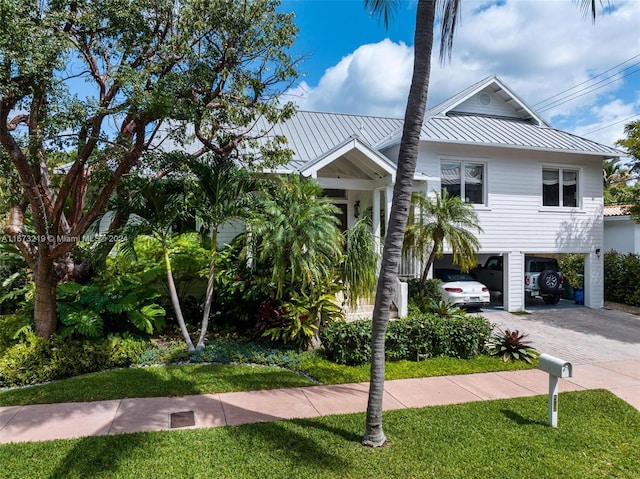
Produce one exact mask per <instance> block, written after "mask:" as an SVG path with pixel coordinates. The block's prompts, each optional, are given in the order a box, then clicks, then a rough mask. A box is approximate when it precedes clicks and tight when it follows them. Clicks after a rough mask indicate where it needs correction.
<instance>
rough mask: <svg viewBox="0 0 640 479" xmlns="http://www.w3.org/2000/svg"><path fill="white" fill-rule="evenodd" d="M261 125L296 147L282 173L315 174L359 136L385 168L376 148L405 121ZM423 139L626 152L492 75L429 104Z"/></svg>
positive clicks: (346, 118) (393, 138)
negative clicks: (574, 127)
mask: <svg viewBox="0 0 640 479" xmlns="http://www.w3.org/2000/svg"><path fill="white" fill-rule="evenodd" d="M256 126H257V128H258V129H262V130H264V131H270V133H269V135H268V136H273V135H281V136H284V137H286V138H287V147H288V148H290V149H291V150H292V151H293V158H292V160H291V161H290V162H289V164H288V165H287V166H286V167H285V169H284V170H282V169H279V170H278V172H284V171H287V172H310V171H311V170H313V167H314V165H315V164H317V163H318V162H321V161H323V160H326V159H327V158H330V157H331V158H333V157H332V156H331V155H332V153H333V152H335V151H337V150H339V149H342V148H343V147H344V146H345V145H346V144H349V142H351V141H353V140H354V139H356V140H357V141H356V142H355V143H353V145H355V148H356V149H358V150H359V151H361V152H365V154H366V156H367V157H368V158H369V159H370V160H371V161H373V162H374V163H375V164H376V165H378V166H380V167H381V168H383V169H384V170H386V168H387V164H388V160H386V159H384V160H382V158H384V157H383V156H382V155H381V154H380V153H377V152H379V151H381V150H382V149H385V148H388V147H391V146H394V145H397V144H398V143H400V139H401V137H402V127H403V120H402V119H400V118H386V117H375V116H366V115H349V114H342V113H322V112H313V111H299V112H297V113H296V114H295V115H294V116H293V117H292V118H291V119H289V120H288V121H286V122H284V123H282V124H276V125H273V124H268V123H267V122H265V121H264V120H260V121H259V122H258V124H257V125H256ZM420 140H421V141H424V142H432V143H452V144H473V145H484V146H492V147H503V148H515V149H527V150H538V151H554V152H565V153H577V154H584V155H594V156H601V157H604V158H617V157H621V156H624V154H623V153H622V152H620V151H618V150H616V149H615V148H611V147H608V146H605V145H601V144H599V143H596V142H595V141H591V140H588V139H586V138H582V137H579V136H576V135H573V134H571V133H567V132H564V131H561V130H557V129H555V128H552V127H551V126H550V125H549V124H548V123H547V122H546V121H545V120H544V119H543V118H542V117H541V116H540V115H539V114H538V113H536V112H535V111H534V110H533V109H532V108H531V107H529V106H528V105H527V104H526V103H525V102H524V101H523V100H522V99H521V98H519V97H518V96H517V95H516V94H515V93H514V92H513V91H511V89H510V88H509V87H507V86H506V85H505V84H504V83H503V82H502V81H501V80H500V79H498V78H497V77H495V76H491V77H487V78H485V79H483V80H481V81H479V82H477V83H475V84H473V85H471V86H469V87H468V88H465V89H464V90H463V91H461V92H460V93H458V94H457V95H454V96H453V97H451V98H449V99H448V100H445V101H444V102H442V103H440V104H438V105H436V106H434V107H432V108H429V109H428V110H427V111H426V113H425V120H424V123H423V126H422V130H421V133H420ZM260 141H265V139H263V140H260ZM333 159H336V158H333ZM330 161H333V160H330ZM380 161H382V163H379V162H380ZM316 171H317V169H316Z"/></svg>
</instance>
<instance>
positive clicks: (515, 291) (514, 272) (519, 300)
mask: <svg viewBox="0 0 640 479" xmlns="http://www.w3.org/2000/svg"><path fill="white" fill-rule="evenodd" d="M502 266H503V273H502V274H503V277H502V281H503V286H502V304H503V307H504V310H505V311H524V299H525V297H524V254H523V253H521V252H519V251H514V252H511V253H507V254H505V255H504V256H503V258H502Z"/></svg>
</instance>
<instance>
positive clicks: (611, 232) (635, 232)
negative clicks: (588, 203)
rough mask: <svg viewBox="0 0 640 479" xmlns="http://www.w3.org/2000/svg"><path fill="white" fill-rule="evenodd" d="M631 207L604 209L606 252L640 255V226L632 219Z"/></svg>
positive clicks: (615, 206) (617, 206) (609, 207)
mask: <svg viewBox="0 0 640 479" xmlns="http://www.w3.org/2000/svg"><path fill="white" fill-rule="evenodd" d="M629 206H630V205H611V206H605V207H604V242H603V245H604V251H611V250H614V251H617V252H618V253H622V254H627V253H633V254H640V224H638V223H636V221H635V220H633V219H632V218H631V215H630V214H629Z"/></svg>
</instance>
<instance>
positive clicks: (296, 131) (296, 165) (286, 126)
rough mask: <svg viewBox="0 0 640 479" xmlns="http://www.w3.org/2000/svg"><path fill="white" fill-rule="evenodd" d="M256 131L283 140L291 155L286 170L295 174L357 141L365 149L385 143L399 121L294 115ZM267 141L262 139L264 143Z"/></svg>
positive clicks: (399, 125) (264, 124)
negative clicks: (350, 142)
mask: <svg viewBox="0 0 640 479" xmlns="http://www.w3.org/2000/svg"><path fill="white" fill-rule="evenodd" d="M256 127H257V129H258V130H260V129H263V130H265V131H267V130H269V129H271V131H270V132H269V135H268V137H273V136H274V135H282V136H284V137H286V138H287V145H286V146H287V148H289V149H291V150H292V151H293V152H294V155H293V159H292V160H291V162H290V163H289V167H290V168H291V169H294V170H296V171H300V170H302V169H304V168H305V167H306V166H307V164H308V163H309V162H312V161H314V160H316V159H318V158H320V157H322V156H325V155H326V154H327V153H329V152H330V151H332V150H334V149H335V148H338V147H339V146H341V145H342V144H344V143H345V142H346V141H347V140H348V139H350V138H354V137H357V138H358V140H359V141H360V142H361V143H363V144H365V145H368V146H374V145H376V144H378V143H380V142H381V141H383V140H387V139H388V138H390V137H391V135H392V134H393V133H394V132H395V131H396V130H397V129H398V128H402V120H400V119H398V118H383V117H374V116H365V115H345V114H339V113H322V112H314V111H298V112H297V113H296V114H295V115H294V116H293V118H291V119H289V120H287V121H286V122H284V123H280V124H276V125H270V124H267V123H266V122H264V121H263V122H262V123H261V124H258V125H256ZM268 137H267V138H266V139H268Z"/></svg>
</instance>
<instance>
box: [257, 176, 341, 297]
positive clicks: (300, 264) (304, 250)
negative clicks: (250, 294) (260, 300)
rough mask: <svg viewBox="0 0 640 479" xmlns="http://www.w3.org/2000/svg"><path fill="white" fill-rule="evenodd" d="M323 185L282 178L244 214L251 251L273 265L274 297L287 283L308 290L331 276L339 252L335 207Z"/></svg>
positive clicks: (279, 293) (303, 180)
mask: <svg viewBox="0 0 640 479" xmlns="http://www.w3.org/2000/svg"><path fill="white" fill-rule="evenodd" d="M321 194H322V187H321V186H320V185H318V184H317V183H316V182H314V181H313V180H309V179H304V178H300V177H297V176H286V177H280V178H278V179H277V180H276V181H275V184H274V185H272V191H268V192H265V194H263V195H262V196H260V197H259V198H257V203H256V206H255V208H254V210H253V212H252V214H251V216H250V217H249V219H248V231H249V232H250V237H251V239H250V247H253V250H254V251H253V254H252V256H253V257H254V258H255V259H256V260H257V261H258V262H261V263H263V264H266V265H268V268H269V269H270V270H271V275H270V276H271V281H272V282H273V284H274V285H275V292H274V293H275V298H276V299H281V298H283V293H284V291H285V288H286V287H287V286H291V285H296V286H297V285H298V284H299V285H300V288H301V290H304V291H306V290H309V289H311V288H313V287H315V286H316V285H321V284H325V283H326V282H327V281H328V280H329V279H333V276H334V274H335V270H336V265H337V264H339V263H340V261H341V258H342V252H343V249H342V248H343V240H344V239H343V236H342V234H341V233H340V230H339V229H338V227H337V224H338V218H337V217H336V214H337V208H336V207H335V206H334V205H333V204H331V201H330V200H329V199H327V198H322V197H321Z"/></svg>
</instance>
